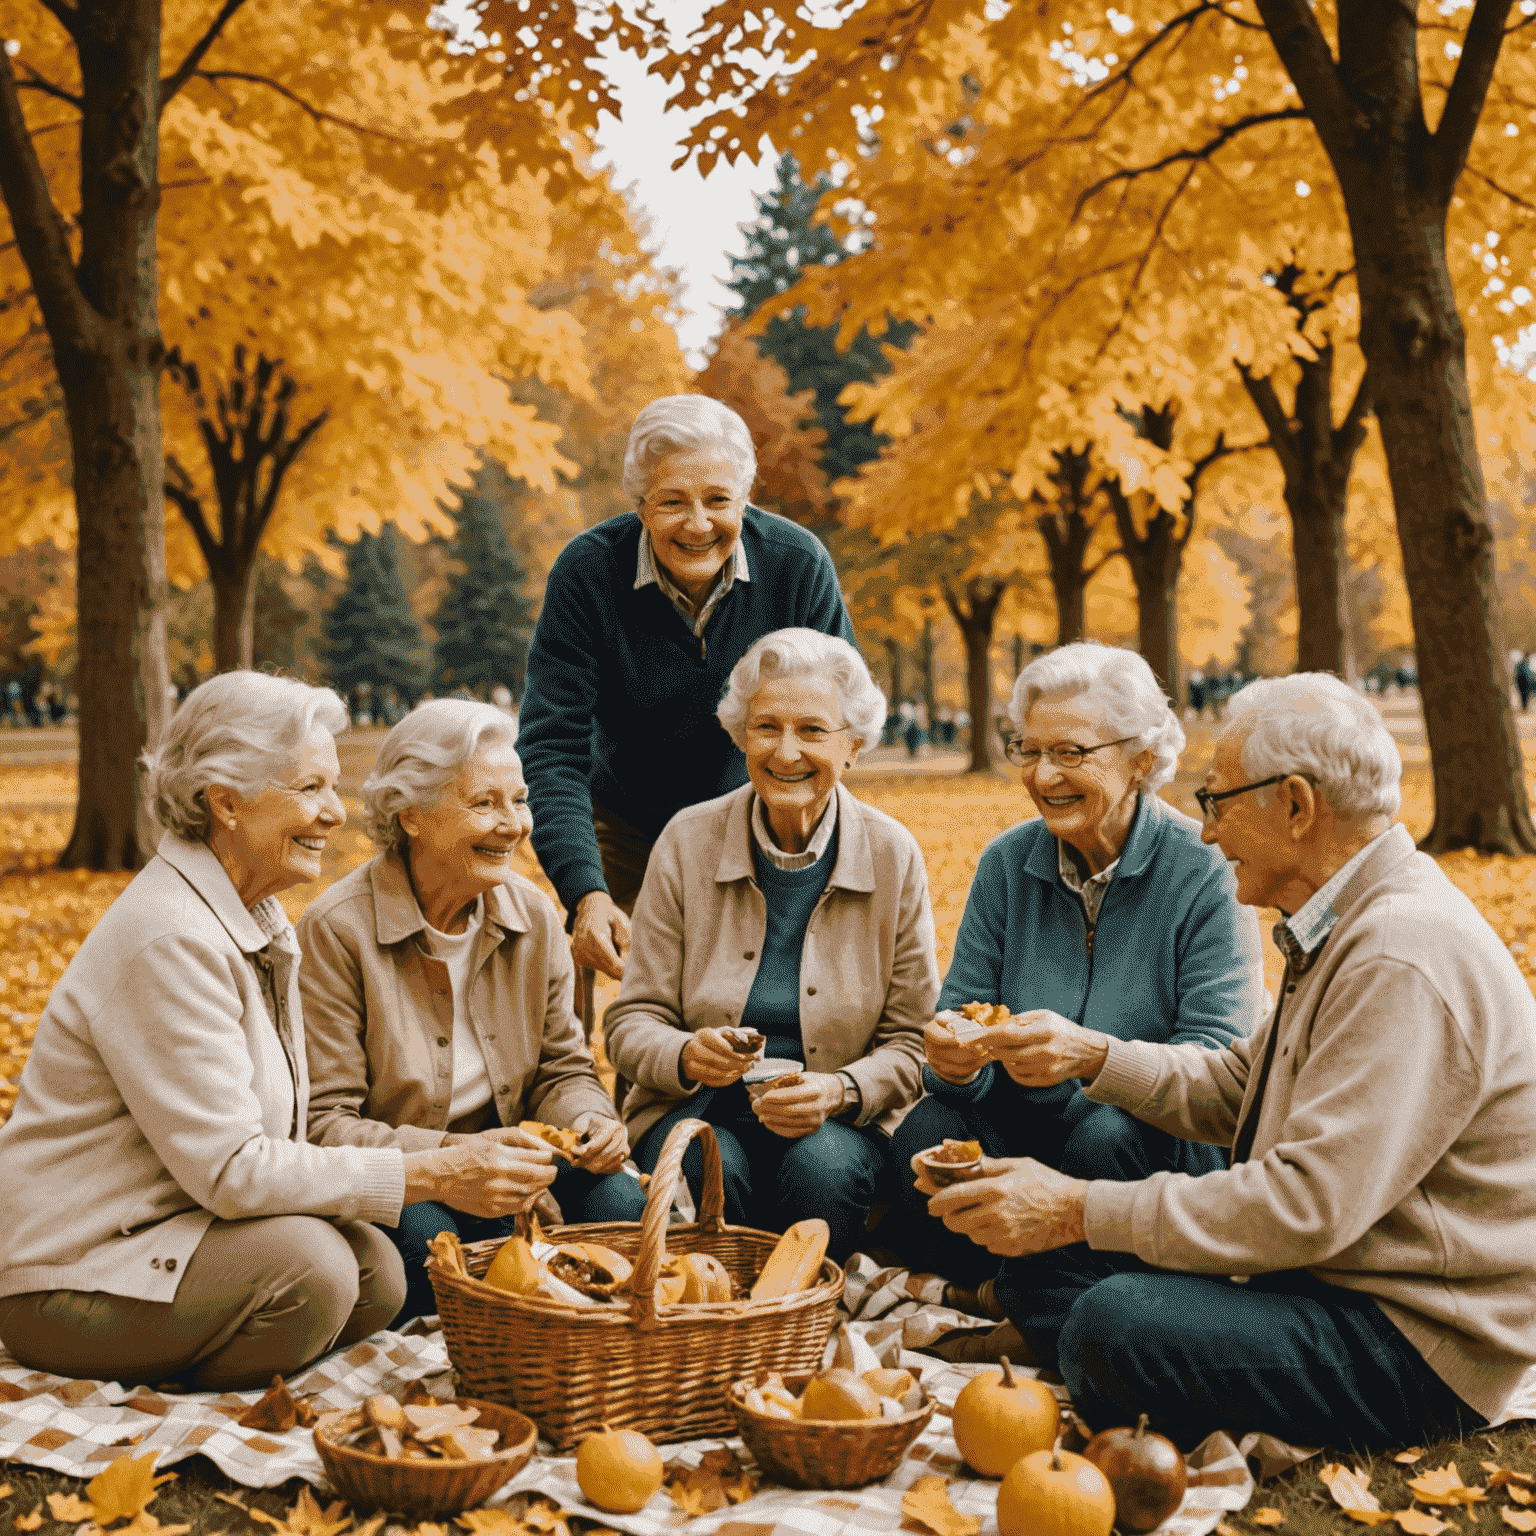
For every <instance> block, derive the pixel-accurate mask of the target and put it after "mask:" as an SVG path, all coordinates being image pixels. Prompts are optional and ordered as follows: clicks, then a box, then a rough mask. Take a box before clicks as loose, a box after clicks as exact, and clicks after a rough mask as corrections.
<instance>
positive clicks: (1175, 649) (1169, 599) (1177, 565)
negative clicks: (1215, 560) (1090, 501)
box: [1105, 482, 1195, 707]
mask: <svg viewBox="0 0 1536 1536" xmlns="http://www.w3.org/2000/svg"><path fill="white" fill-rule="evenodd" d="M1105 489H1106V490H1107V491H1108V493H1109V503H1110V506H1111V507H1112V508H1113V509H1114V514H1115V522H1116V524H1117V525H1118V526H1119V529H1120V548H1121V552H1122V553H1123V554H1124V555H1125V558H1126V562H1127V564H1129V566H1130V568H1131V579H1132V580H1133V581H1134V582H1135V583H1136V648H1137V650H1139V651H1140V652H1141V655H1142V658H1143V659H1144V660H1145V661H1146V663H1147V665H1148V666H1149V667H1151V668H1152V672H1153V675H1154V676H1155V677H1156V678H1157V680H1158V682H1159V683H1161V684H1162V685H1163V688H1164V689H1165V690H1166V691H1167V694H1168V696H1169V698H1171V699H1172V700H1173V701H1174V705H1175V707H1177V706H1178V703H1179V626H1178V616H1179V604H1178V595H1179V572H1180V570H1181V568H1182V567H1183V564H1184V550H1185V548H1186V546H1187V545H1188V543H1189V536H1190V534H1191V533H1192V532H1193V530H1194V526H1195V509H1194V504H1193V500H1191V502H1190V503H1189V504H1187V505H1186V506H1185V509H1184V531H1183V532H1182V533H1180V532H1179V520H1178V519H1177V518H1176V517H1174V516H1173V514H1172V513H1171V512H1169V511H1167V509H1166V508H1163V507H1159V508H1158V509H1157V511H1156V512H1155V513H1153V515H1152V516H1151V517H1150V518H1149V519H1148V520H1147V526H1146V531H1145V533H1138V532H1137V529H1136V520H1135V518H1134V516H1133V515H1132V511H1131V502H1130V498H1129V497H1128V496H1127V495H1126V494H1125V493H1124V492H1123V491H1122V490H1121V488H1120V487H1119V486H1118V485H1116V484H1114V483H1113V482H1110V483H1107V484H1106V487H1105Z"/></svg>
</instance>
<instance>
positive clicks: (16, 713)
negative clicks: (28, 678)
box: [5, 677, 27, 729]
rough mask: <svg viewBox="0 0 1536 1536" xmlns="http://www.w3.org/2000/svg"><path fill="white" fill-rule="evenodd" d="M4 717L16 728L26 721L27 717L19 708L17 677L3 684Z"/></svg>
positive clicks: (19, 690)
mask: <svg viewBox="0 0 1536 1536" xmlns="http://www.w3.org/2000/svg"><path fill="white" fill-rule="evenodd" d="M5 719H6V723H7V724H8V725H10V726H13V727H16V728H17V729H19V728H20V727H21V726H23V725H25V724H26V723H27V717H26V716H25V715H24V714H23V713H22V710H21V681H20V679H19V678H14V677H13V678H11V680H10V681H9V682H8V683H6V685H5Z"/></svg>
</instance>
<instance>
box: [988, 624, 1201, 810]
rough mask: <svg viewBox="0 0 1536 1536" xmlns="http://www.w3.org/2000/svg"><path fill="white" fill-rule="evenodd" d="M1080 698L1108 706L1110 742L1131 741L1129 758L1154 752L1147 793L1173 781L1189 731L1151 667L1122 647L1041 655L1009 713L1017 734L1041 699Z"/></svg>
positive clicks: (1078, 647) (1084, 643) (1092, 644)
mask: <svg viewBox="0 0 1536 1536" xmlns="http://www.w3.org/2000/svg"><path fill="white" fill-rule="evenodd" d="M1077 693H1087V694H1092V695H1093V697H1094V699H1095V700H1096V701H1097V702H1098V703H1100V704H1102V705H1103V706H1104V724H1105V726H1106V728H1107V729H1108V730H1109V733H1110V740H1111V741H1113V740H1114V739H1115V737H1117V736H1129V737H1130V738H1131V739H1130V740H1129V741H1127V742H1126V744H1125V750H1126V752H1127V753H1128V754H1132V755H1134V754H1135V753H1137V752H1140V751H1141V750H1142V749H1143V748H1145V747H1150V748H1151V749H1152V757H1153V762H1152V768H1151V770H1150V772H1148V774H1147V777H1146V787H1147V789H1149V790H1153V791H1156V790H1159V789H1161V788H1162V787H1163V785H1164V784H1166V783H1167V782H1168V781H1169V780H1170V779H1171V778H1172V777H1173V776H1174V774H1175V773H1176V772H1177V771H1178V766H1179V753H1181V752H1182V751H1183V750H1184V741H1185V737H1184V727H1183V726H1182V725H1180V724H1179V717H1178V715H1177V714H1175V713H1174V710H1173V706H1172V705H1171V704H1170V703H1169V702H1168V696H1167V694H1165V693H1164V692H1163V690H1162V687H1161V685H1160V684H1159V683H1158V681H1157V678H1156V676H1155V675H1154V674H1153V671H1152V668H1151V667H1149V666H1148V665H1147V663H1146V662H1145V661H1144V660H1143V659H1142V658H1141V657H1140V656H1138V655H1137V654H1136V652H1135V651H1128V650H1126V649H1124V648H1123V647H1122V646H1118V645H1101V644H1100V643H1099V642H1098V641H1097V640H1078V641H1075V642H1074V643H1073V644H1071V645H1063V646H1061V647H1060V648H1059V649H1057V650H1054V651H1050V652H1048V653H1047V654H1046V655H1044V656H1037V657H1036V658H1035V659H1034V660H1033V661H1032V662H1030V664H1029V665H1028V666H1027V667H1025V668H1024V670H1023V671H1022V672H1020V673H1019V676H1018V681H1017V682H1015V683H1014V685H1013V698H1012V700H1011V701H1010V703H1009V706H1008V713H1009V714H1010V715H1011V716H1012V717H1013V726H1014V729H1015V730H1017V731H1022V730H1023V729H1024V728H1025V721H1026V720H1028V718H1029V712H1030V710H1032V709H1033V708H1034V707H1035V704H1036V703H1037V702H1038V701H1039V700H1040V699H1043V698H1046V697H1048V696H1050V695H1054V694H1067V695H1071V694H1077Z"/></svg>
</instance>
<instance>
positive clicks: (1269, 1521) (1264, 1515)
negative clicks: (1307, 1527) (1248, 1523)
mask: <svg viewBox="0 0 1536 1536" xmlns="http://www.w3.org/2000/svg"><path fill="white" fill-rule="evenodd" d="M1250 1518H1251V1519H1252V1521H1253V1523H1254V1524H1255V1525H1279V1524H1280V1523H1281V1522H1282V1521H1283V1520H1284V1519H1285V1516H1284V1515H1282V1514H1281V1513H1280V1511H1279V1510H1278V1509H1270V1508H1268V1507H1267V1506H1266V1507H1265V1508H1263V1509H1256V1510H1254V1512H1253V1514H1252V1515H1251V1516H1250Z"/></svg>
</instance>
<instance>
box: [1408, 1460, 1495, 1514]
mask: <svg viewBox="0 0 1536 1536" xmlns="http://www.w3.org/2000/svg"><path fill="white" fill-rule="evenodd" d="M1408 1486H1409V1487H1410V1488H1411V1489H1413V1494H1414V1497H1415V1498H1417V1499H1419V1500H1420V1501H1421V1502H1423V1503H1425V1504H1480V1503H1481V1502H1482V1501H1483V1500H1484V1499H1486V1498H1487V1497H1488V1490H1487V1489H1486V1488H1468V1487H1467V1486H1466V1484H1465V1483H1463V1482H1462V1480H1461V1473H1460V1472H1459V1471H1458V1470H1457V1468H1456V1463H1455V1462H1451V1463H1449V1464H1448V1465H1446V1466H1443V1467H1440V1468H1438V1469H1437V1470H1435V1471H1433V1472H1424V1473H1421V1474H1420V1475H1419V1476H1418V1477H1413V1478H1410V1479H1409V1480H1408Z"/></svg>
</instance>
